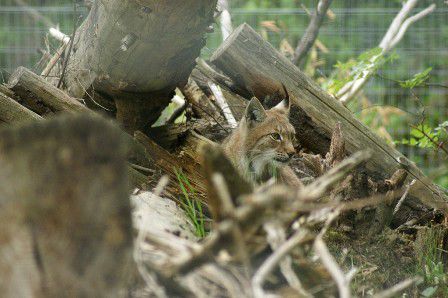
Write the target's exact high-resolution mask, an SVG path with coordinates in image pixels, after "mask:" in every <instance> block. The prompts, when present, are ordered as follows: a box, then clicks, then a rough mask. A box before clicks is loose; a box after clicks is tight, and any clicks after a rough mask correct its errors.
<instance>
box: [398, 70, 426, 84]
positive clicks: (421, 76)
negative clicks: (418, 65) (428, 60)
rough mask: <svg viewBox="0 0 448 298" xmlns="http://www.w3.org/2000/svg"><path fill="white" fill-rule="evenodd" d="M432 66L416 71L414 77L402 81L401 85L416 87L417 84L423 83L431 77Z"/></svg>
mask: <svg viewBox="0 0 448 298" xmlns="http://www.w3.org/2000/svg"><path fill="white" fill-rule="evenodd" d="M431 70H432V67H428V68H427V69H425V70H424V71H422V72H419V73H416V74H415V75H414V76H413V77H412V79H409V80H406V81H400V82H399V83H400V86H401V87H403V88H409V89H412V88H415V87H417V86H421V85H423V83H425V82H426V81H427V80H428V79H429V73H430V72H431Z"/></svg>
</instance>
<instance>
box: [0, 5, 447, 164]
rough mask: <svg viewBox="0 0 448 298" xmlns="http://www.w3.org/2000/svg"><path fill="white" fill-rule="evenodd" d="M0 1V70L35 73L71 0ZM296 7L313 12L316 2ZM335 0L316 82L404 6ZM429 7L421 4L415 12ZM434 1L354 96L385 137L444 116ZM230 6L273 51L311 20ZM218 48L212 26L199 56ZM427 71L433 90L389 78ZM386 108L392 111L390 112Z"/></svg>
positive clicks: (63, 25) (70, 16)
mask: <svg viewBox="0 0 448 298" xmlns="http://www.w3.org/2000/svg"><path fill="white" fill-rule="evenodd" d="M0 2H1V5H0V68H3V69H5V70H7V71H9V72H11V71H13V70H14V69H15V68H16V67H17V66H20V65H24V66H26V67H29V68H31V69H35V68H36V65H37V63H38V61H39V59H40V58H41V56H42V51H41V50H42V49H44V50H45V49H47V50H48V48H49V49H50V50H51V51H52V52H53V51H54V48H53V47H55V46H57V44H56V45H55V43H54V41H53V43H52V42H45V40H46V39H45V37H46V35H47V33H48V27H49V26H54V27H56V26H58V27H59V28H60V30H61V31H62V32H64V33H66V34H70V33H71V32H72V30H73V24H74V19H75V18H76V16H75V14H74V8H73V2H72V1H68V0H66V1H55V0H52V1H50V0H34V1H29V2H28V3H27V4H30V5H31V8H30V7H27V6H24V5H23V4H24V3H23V0H0ZM81 2H82V1H81ZM230 2H231V4H232V1H230ZM296 2H297V1H296ZM301 2H303V3H305V4H306V5H308V7H309V9H312V6H313V5H314V2H315V1H301ZM333 2H334V3H333V4H332V9H331V12H332V17H330V18H326V20H325V22H324V25H323V26H322V28H321V31H320V33H319V41H320V43H321V45H322V46H323V48H320V49H319V50H317V51H316V52H315V55H316V58H315V61H314V73H313V74H314V77H315V79H316V80H317V81H319V78H325V77H328V76H330V75H331V72H332V71H333V70H334V65H335V64H336V63H337V61H347V60H348V59H350V58H354V57H356V56H357V55H359V54H360V53H362V52H364V51H366V50H368V49H371V48H375V47H377V46H378V44H379V42H380V41H381V39H382V37H383V36H384V34H385V32H386V30H387V28H388V26H389V24H390V23H391V21H392V20H393V18H394V17H395V16H396V14H397V12H398V11H399V10H400V8H401V4H400V1H386V0H380V1H369V0H358V1H355V0H345V1H333ZM432 2H433V1H422V2H421V3H420V6H419V7H418V8H416V9H415V10H414V13H416V12H418V11H421V10H422V9H423V8H425V7H426V6H427V5H428V4H429V3H432ZM436 2H437V5H438V6H437V8H436V10H435V11H434V12H433V13H432V14H431V15H430V16H428V17H426V18H424V19H422V20H420V21H418V22H417V23H415V24H413V25H412V26H411V27H410V29H409V30H408V32H407V33H406V35H405V37H404V38H403V40H402V41H401V42H400V44H399V45H398V46H397V48H396V49H395V51H396V54H397V55H398V56H399V57H400V58H399V59H398V60H396V61H394V62H393V63H389V64H387V65H385V66H384V67H382V68H381V71H380V76H381V77H375V78H373V79H372V80H371V81H370V82H369V84H368V85H367V86H366V87H365V89H364V90H365V92H364V96H359V97H358V98H357V104H355V105H353V106H352V107H351V109H352V110H353V111H354V112H355V113H356V114H357V115H359V116H360V117H361V118H363V120H365V121H364V122H366V123H369V124H370V125H373V126H376V127H380V128H381V127H384V129H385V135H388V136H389V137H390V139H391V140H401V139H402V138H405V137H406V136H407V135H408V134H409V130H410V129H409V122H412V120H414V123H415V121H416V119H418V118H419V117H422V115H424V117H425V120H426V122H428V124H430V125H437V124H438V123H441V122H443V121H444V120H447V119H448V89H447V88H446V87H443V86H436V85H437V84H440V85H448V79H447V78H448V6H447V5H446V4H444V3H443V1H436ZM235 3H236V4H234V7H232V8H231V14H232V21H233V24H234V26H238V25H239V24H242V23H243V22H246V23H248V24H249V25H251V26H252V27H254V28H256V29H257V30H258V31H259V32H261V33H262V35H263V36H264V37H265V38H266V39H268V40H269V41H270V42H271V43H272V44H273V45H274V46H275V47H277V48H279V47H280V46H281V44H282V42H284V41H287V42H288V44H289V45H290V46H292V47H294V46H295V45H296V43H297V40H298V39H299V38H300V36H301V35H302V33H303V32H304V30H305V28H306V26H307V25H308V22H309V16H308V15H307V13H306V12H305V10H304V9H303V8H301V7H300V6H296V7H295V8H294V7H293V8H264V9H262V8H251V7H249V6H248V5H245V2H244V1H237V2H235ZM235 5H236V6H238V7H235ZM86 13H87V11H86V9H83V8H79V9H78V11H77V14H81V15H85V14H86ZM220 43H221V36H220V32H219V28H217V29H215V32H214V33H210V34H209V35H208V39H207V46H206V48H204V50H203V56H204V57H208V56H210V54H211V53H212V52H213V51H214V49H216V48H217V47H218V46H219V44H220ZM322 49H324V50H325V51H323V50H322ZM427 67H432V68H433V70H432V71H431V77H430V82H431V83H433V84H435V85H433V86H430V87H426V88H418V89H414V90H413V91H410V90H408V89H403V88H402V87H400V86H399V85H398V84H397V83H396V82H394V81H393V80H402V79H407V78H410V77H412V75H414V74H415V73H418V72H421V71H422V70H424V69H426V68H427ZM386 106H392V107H395V108H394V109H392V108H389V109H388V108H386ZM378 107H380V109H378ZM369 111H372V112H375V113H369ZM423 112H424V113H423ZM378 115H380V116H378ZM369 117H370V118H369ZM403 119H405V120H403ZM398 146H399V147H400V148H399V149H400V150H401V151H402V152H404V153H405V154H406V155H408V156H409V157H410V158H412V159H413V160H414V161H416V162H417V163H418V164H419V165H420V166H422V167H423V168H425V169H427V170H433V169H435V168H437V166H438V165H440V163H446V162H448V161H447V160H446V158H444V157H442V156H439V155H438V154H436V153H434V152H428V150H421V149H418V148H416V147H408V146H402V145H398Z"/></svg>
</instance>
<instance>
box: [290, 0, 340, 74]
mask: <svg viewBox="0 0 448 298" xmlns="http://www.w3.org/2000/svg"><path fill="white" fill-rule="evenodd" d="M331 1H332V0H319V3H318V4H317V7H316V12H315V13H314V14H313V16H312V18H311V21H310V24H309V25H308V28H306V31H305V34H304V35H303V37H302V39H301V40H300V42H299V44H298V45H297V48H296V49H295V51H294V58H293V63H294V64H295V65H297V66H300V65H301V64H302V63H303V61H304V59H305V57H306V55H307V53H308V51H309V50H310V49H311V47H312V46H313V44H314V41H315V40H316V38H317V35H318V34H319V29H320V27H321V26H322V22H323V20H324V17H325V15H326V13H327V10H328V8H329V7H330V4H331Z"/></svg>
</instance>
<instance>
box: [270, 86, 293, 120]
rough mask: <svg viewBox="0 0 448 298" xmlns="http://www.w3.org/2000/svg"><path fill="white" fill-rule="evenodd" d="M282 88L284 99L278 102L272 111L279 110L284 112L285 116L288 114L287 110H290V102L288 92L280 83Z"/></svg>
mask: <svg viewBox="0 0 448 298" xmlns="http://www.w3.org/2000/svg"><path fill="white" fill-rule="evenodd" d="M282 87H283V93H284V94H285V98H284V99H283V100H282V101H281V102H279V103H278V104H277V105H276V106H275V107H274V109H277V110H281V111H283V112H285V113H286V114H289V109H290V108H291V101H290V99H289V93H288V90H286V87H285V85H284V84H283V83H282Z"/></svg>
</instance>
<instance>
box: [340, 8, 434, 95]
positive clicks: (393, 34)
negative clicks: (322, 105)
mask: <svg viewBox="0 0 448 298" xmlns="http://www.w3.org/2000/svg"><path fill="white" fill-rule="evenodd" d="M417 2H418V0H408V1H407V2H406V3H405V4H404V5H403V8H402V9H401V10H400V12H399V13H398V14H397V16H396V17H395V19H394V20H393V21H392V23H391V25H390V26H389V29H388V30H387V32H386V34H385V35H384V37H383V39H382V41H381V43H380V45H379V47H380V48H381V49H382V51H381V54H379V55H376V56H374V57H372V58H371V59H370V62H371V63H370V65H369V66H367V68H366V70H364V71H363V72H362V73H361V74H360V75H359V76H357V77H355V78H354V80H352V81H350V82H348V83H347V84H345V85H344V86H343V87H342V88H341V89H340V90H339V91H338V93H337V94H336V97H337V98H339V100H340V101H341V102H342V103H343V104H347V103H348V102H349V101H350V100H351V99H353V97H354V96H355V95H356V94H357V93H358V92H359V91H360V90H361V89H362V87H363V86H364V85H365V84H366V82H367V81H368V79H369V78H370V77H371V75H372V72H373V70H374V66H375V62H376V61H377V59H379V58H380V57H381V56H382V55H384V54H386V53H387V52H389V51H390V50H391V49H392V48H393V47H395V46H396V45H397V44H398V42H400V40H401V39H402V38H403V36H404V34H405V32H406V30H407V29H408V28H409V26H410V25H411V24H412V23H414V22H416V21H418V20H420V19H421V18H423V17H425V16H427V15H428V14H430V13H431V12H432V11H434V9H435V8H436V5H435V4H431V5H430V6H428V7H427V8H426V9H424V10H422V11H421V12H419V13H417V14H415V15H414V16H412V17H409V18H408V19H406V17H407V15H408V14H409V13H410V12H411V11H412V9H413V8H414V7H415V6H416V4H417Z"/></svg>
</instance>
